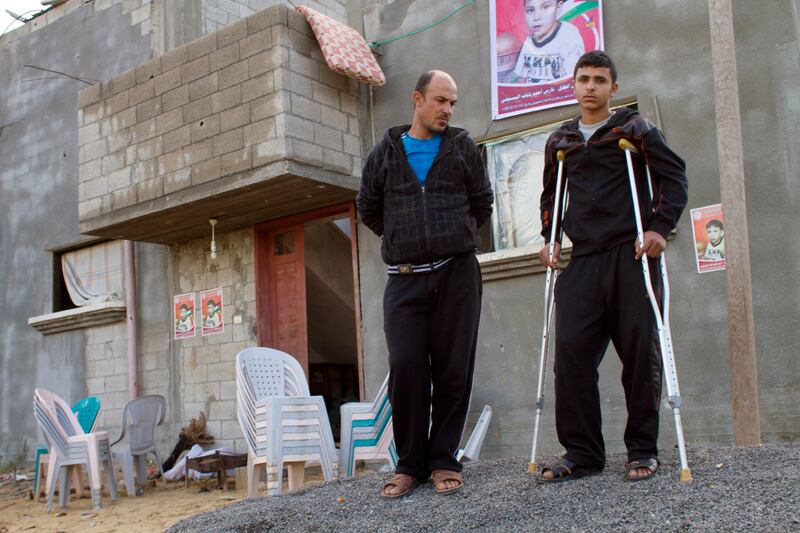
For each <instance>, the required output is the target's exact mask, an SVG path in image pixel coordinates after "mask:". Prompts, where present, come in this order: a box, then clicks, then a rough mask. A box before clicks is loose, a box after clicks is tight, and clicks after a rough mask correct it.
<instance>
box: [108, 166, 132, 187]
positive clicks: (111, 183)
mask: <svg viewBox="0 0 800 533" xmlns="http://www.w3.org/2000/svg"><path fill="white" fill-rule="evenodd" d="M107 177H108V190H110V191H115V190H117V189H122V188H123V187H127V186H129V185H130V184H131V167H129V166H128V167H123V168H121V169H119V170H115V171H114V172H111V173H110V174H108V176H107Z"/></svg>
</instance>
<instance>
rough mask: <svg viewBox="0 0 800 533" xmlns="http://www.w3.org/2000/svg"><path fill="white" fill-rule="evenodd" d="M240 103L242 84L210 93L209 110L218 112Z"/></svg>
mask: <svg viewBox="0 0 800 533" xmlns="http://www.w3.org/2000/svg"><path fill="white" fill-rule="evenodd" d="M241 103H242V86H241V85H234V86H233V87H229V88H227V89H225V90H224V91H220V92H217V93H214V94H212V95H211V111H212V112H213V113H219V112H220V111H224V110H226V109H230V108H231V107H234V106H238V105H239V104H241Z"/></svg>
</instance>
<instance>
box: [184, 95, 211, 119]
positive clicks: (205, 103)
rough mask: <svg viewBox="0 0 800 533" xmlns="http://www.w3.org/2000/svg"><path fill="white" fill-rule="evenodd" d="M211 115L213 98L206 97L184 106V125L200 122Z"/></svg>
mask: <svg viewBox="0 0 800 533" xmlns="http://www.w3.org/2000/svg"><path fill="white" fill-rule="evenodd" d="M211 115H212V111H211V96H206V97H205V98H201V99H200V100H195V101H194V102H192V103H190V104H186V105H185V106H183V122H184V124H189V123H194V122H198V121H200V120H202V119H204V118H206V117H209V116H211Z"/></svg>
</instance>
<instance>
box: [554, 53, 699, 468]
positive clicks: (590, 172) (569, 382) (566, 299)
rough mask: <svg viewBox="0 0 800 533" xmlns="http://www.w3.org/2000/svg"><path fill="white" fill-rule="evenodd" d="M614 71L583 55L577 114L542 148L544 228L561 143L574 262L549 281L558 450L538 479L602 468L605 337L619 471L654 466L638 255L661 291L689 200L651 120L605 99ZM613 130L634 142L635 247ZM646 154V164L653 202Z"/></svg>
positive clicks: (566, 225) (657, 388)
mask: <svg viewBox="0 0 800 533" xmlns="http://www.w3.org/2000/svg"><path fill="white" fill-rule="evenodd" d="M616 78H617V73H616V68H615V67H614V64H613V62H612V61H611V59H610V58H609V57H608V56H607V55H606V54H605V53H603V52H599V51H594V52H588V53H587V54H584V55H583V56H582V57H581V59H580V60H579V61H578V63H577V65H576V68H575V78H574V79H575V81H574V83H575V95H576V98H577V99H578V104H579V106H580V112H581V115H580V117H577V118H575V119H574V120H572V121H569V122H567V123H565V124H564V125H562V126H561V128H559V129H558V130H557V131H555V132H554V133H553V134H552V135H551V136H550V138H549V139H548V141H547V145H546V150H545V169H544V191H543V193H542V198H541V216H542V235H544V236H545V239H546V240H549V238H550V228H551V224H553V223H554V221H553V220H552V213H553V202H554V196H555V192H556V172H557V166H558V162H557V160H556V154H557V153H558V152H559V151H562V150H563V151H564V154H565V160H564V173H563V175H564V177H565V178H566V179H567V180H568V187H567V191H568V193H569V203H568V207H567V210H566V213H565V216H564V218H563V229H564V232H565V233H566V234H567V236H568V237H569V238H570V240H571V241H572V259H571V261H570V263H569V265H568V266H567V268H566V270H565V271H564V272H563V273H562V274H561V275H560V276H559V277H558V281H557V283H556V290H555V299H556V355H555V365H554V366H555V368H554V371H555V397H556V431H557V433H558V438H559V441H560V442H561V444H562V445H563V446H564V448H565V449H566V454H565V455H564V457H563V458H562V459H560V460H559V461H558V462H556V463H555V464H553V465H550V466H547V467H545V468H544V469H543V471H542V477H541V479H542V480H543V481H554V480H556V481H558V480H565V479H572V478H577V477H581V476H584V475H588V474H592V473H596V472H599V471H600V470H602V468H603V466H604V465H605V446H604V443H603V435H602V432H601V423H600V399H599V394H598V389H597V381H598V373H597V368H598V365H599V364H600V361H601V360H602V358H603V355H604V354H605V351H606V348H607V347H608V342H609V340H611V342H613V343H614V347H615V348H616V351H617V353H618V354H619V357H620V360H621V361H622V366H623V370H622V385H623V388H624V390H625V400H626V404H627V408H628V422H627V425H626V428H625V435H624V440H625V445H626V447H627V449H628V465H627V467H626V471H627V472H626V479H627V480H629V481H641V480H644V479H647V478H649V477H651V476H652V475H653V474H654V473H655V472H656V470H657V469H658V465H659V463H658V459H657V455H658V448H657V439H658V411H659V403H660V399H661V371H662V368H661V355H660V351H659V343H658V334H657V330H656V322H655V317H654V316H653V311H652V308H651V305H650V302H649V300H648V296H647V291H646V289H645V284H644V276H643V273H642V265H641V261H640V259H641V257H642V255H644V254H646V255H647V257H648V258H649V259H648V261H649V262H650V272H651V278H652V282H653V287H654V290H655V292H656V294H660V291H661V281H660V268H659V264H658V261H657V258H658V257H660V256H661V254H662V253H663V251H664V249H665V248H666V244H667V241H666V239H667V235H668V234H669V232H670V231H671V230H672V229H673V228H674V227H675V226H676V224H677V223H678V218H679V217H680V215H681V212H682V211H683V208H684V207H685V206H686V200H687V180H686V174H685V165H684V162H683V160H682V159H681V158H680V157H678V156H677V155H676V154H675V153H674V152H673V151H672V150H670V148H669V147H668V146H667V145H666V142H665V141H664V137H663V136H662V135H661V132H660V131H658V129H657V128H656V127H655V126H654V125H653V124H652V123H651V122H650V121H648V120H647V119H645V118H643V117H641V116H639V114H638V113H636V112H635V111H632V110H630V109H627V108H622V109H617V110H615V111H613V112H612V111H611V110H610V108H609V101H610V98H611V97H612V96H614V94H615V93H616V91H617V89H618V84H617V81H616ZM621 138H625V139H628V140H629V141H631V142H632V143H633V144H634V145H635V146H636V147H637V148H638V149H639V155H633V157H634V167H635V174H636V176H637V189H638V193H639V205H640V206H641V208H642V211H641V212H642V216H643V218H644V220H643V225H644V230H645V232H644V245H643V246H642V248H641V249H640V248H639V245H638V241H637V240H636V222H635V219H634V211H633V204H632V199H631V190H630V185H629V180H628V172H627V166H626V162H625V155H624V152H623V151H622V150H621V149H620V148H619V144H618V143H619V140H620V139H621ZM645 163H647V164H648V165H649V167H650V170H651V172H652V178H653V199H652V201H651V199H650V193H649V192H648V185H647V181H646V180H647V178H646V168H645ZM555 223H558V221H555ZM554 247H555V258H554V260H553V261H552V262H551V261H550V259H549V255H548V251H549V247H548V246H545V247H544V248H542V250H541V251H540V253H539V256H540V258H541V260H542V263H544V264H545V265H547V266H550V267H552V268H556V267H557V262H558V257H559V255H560V252H561V245H560V243H555V246H554Z"/></svg>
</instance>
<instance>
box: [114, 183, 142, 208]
mask: <svg viewBox="0 0 800 533" xmlns="http://www.w3.org/2000/svg"><path fill="white" fill-rule="evenodd" d="M135 204H136V187H135V186H132V185H129V186H128V187H125V188H122V189H117V190H116V191H111V209H124V208H125V207H130V206H132V205H135Z"/></svg>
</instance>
